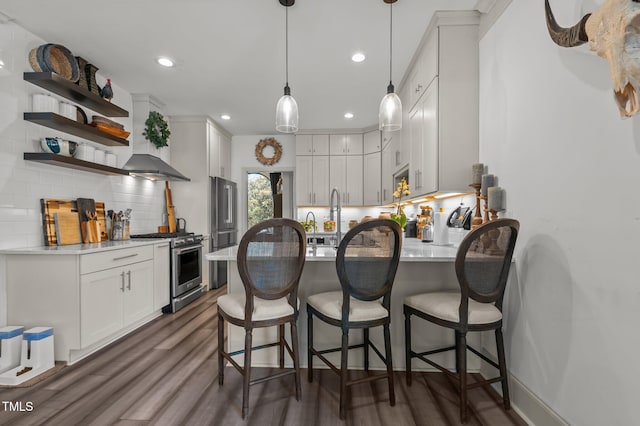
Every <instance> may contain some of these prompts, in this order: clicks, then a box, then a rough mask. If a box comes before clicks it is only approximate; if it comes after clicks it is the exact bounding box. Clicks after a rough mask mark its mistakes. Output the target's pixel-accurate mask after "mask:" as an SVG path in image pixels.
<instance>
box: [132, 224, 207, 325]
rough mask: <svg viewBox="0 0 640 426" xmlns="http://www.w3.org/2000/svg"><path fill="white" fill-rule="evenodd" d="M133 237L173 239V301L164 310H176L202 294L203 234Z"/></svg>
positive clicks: (171, 260) (134, 236)
mask: <svg viewBox="0 0 640 426" xmlns="http://www.w3.org/2000/svg"><path fill="white" fill-rule="evenodd" d="M131 238H170V239H171V242H170V246H171V256H170V262H171V267H170V270H171V280H170V282H171V303H170V304H169V305H167V306H165V307H164V308H163V309H162V311H163V312H165V313H168V312H176V311H178V310H179V309H181V308H183V307H184V306H186V305H188V304H189V303H191V302H193V301H194V300H196V299H197V298H199V297H200V296H202V288H201V287H200V284H201V283H202V240H203V239H204V238H203V236H202V235H195V234H194V233H193V232H191V233H186V232H182V233H178V232H173V233H152V234H139V235H132V236H131Z"/></svg>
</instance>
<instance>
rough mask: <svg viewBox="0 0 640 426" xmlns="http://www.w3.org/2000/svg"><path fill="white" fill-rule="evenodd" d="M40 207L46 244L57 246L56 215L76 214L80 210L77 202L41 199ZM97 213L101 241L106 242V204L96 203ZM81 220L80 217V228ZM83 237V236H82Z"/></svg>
mask: <svg viewBox="0 0 640 426" xmlns="http://www.w3.org/2000/svg"><path fill="white" fill-rule="evenodd" d="M40 207H41V212H42V232H43V235H44V244H45V245H47V246H55V245H57V244H58V240H57V233H56V228H55V219H54V216H53V215H54V214H55V213H76V215H77V214H78V208H77V203H76V200H56V199H50V198H41V199H40ZM95 212H96V216H97V219H98V224H99V227H100V241H106V240H108V239H109V238H108V237H107V221H106V218H105V212H106V210H105V204H104V202H102V201H96V202H95ZM79 226H80V220H79V216H78V227H79ZM81 235H82V234H81Z"/></svg>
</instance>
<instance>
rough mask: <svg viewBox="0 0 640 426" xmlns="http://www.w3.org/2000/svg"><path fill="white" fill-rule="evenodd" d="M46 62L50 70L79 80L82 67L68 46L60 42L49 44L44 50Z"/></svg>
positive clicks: (71, 79)
mask: <svg viewBox="0 0 640 426" xmlns="http://www.w3.org/2000/svg"><path fill="white" fill-rule="evenodd" d="M43 57H44V62H45V64H46V65H47V68H49V70H51V71H53V72H55V73H56V74H59V75H60V76H61V77H63V78H66V79H67V80H70V81H74V82H75V81H78V78H80V68H79V67H78V61H76V58H75V57H74V56H73V54H72V53H71V52H70V51H69V49H67V48H66V47H64V46H62V45H60V44H47V45H45V47H44V52H43Z"/></svg>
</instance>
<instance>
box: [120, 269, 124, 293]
mask: <svg viewBox="0 0 640 426" xmlns="http://www.w3.org/2000/svg"><path fill="white" fill-rule="evenodd" d="M120 277H121V278H122V287H120V291H121V292H123V293H124V272H121V273H120Z"/></svg>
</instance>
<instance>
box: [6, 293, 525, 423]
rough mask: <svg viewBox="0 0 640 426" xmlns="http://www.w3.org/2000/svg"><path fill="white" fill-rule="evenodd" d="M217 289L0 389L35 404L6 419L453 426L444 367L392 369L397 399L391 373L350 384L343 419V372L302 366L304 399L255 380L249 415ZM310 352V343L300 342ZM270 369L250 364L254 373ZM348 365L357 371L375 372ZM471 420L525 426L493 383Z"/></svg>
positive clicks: (481, 392) (285, 384) (290, 384)
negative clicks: (228, 362)
mask: <svg viewBox="0 0 640 426" xmlns="http://www.w3.org/2000/svg"><path fill="white" fill-rule="evenodd" d="M224 292H225V289H224V288H222V289H219V290H216V291H211V292H208V293H207V294H205V295H204V296H203V297H201V298H200V299H198V300H197V301H195V302H194V303H192V304H190V305H189V306H188V307H186V308H184V309H182V310H180V311H179V312H177V313H175V314H167V315H163V316H162V317H160V318H158V319H156V320H154V321H152V322H151V323H149V324H147V325H145V326H144V327H142V328H140V329H139V330H137V331H136V332H134V333H132V334H130V335H128V336H126V337H124V338H122V339H120V340H119V341H117V342H114V343H113V344H111V345H109V346H108V347H106V348H104V349H102V350H100V351H99V352H97V353H95V354H93V355H91V356H90V357H88V358H86V359H84V360H82V361H80V362H78V363H77V364H76V365H73V366H67V367H65V368H63V369H62V370H60V371H58V372H57V373H55V374H54V375H53V376H51V377H49V378H47V379H45V380H43V381H41V382H40V383H37V384H35V385H33V386H31V387H25V388H2V389H0V401H11V402H14V403H16V402H21V403H22V406H23V407H24V406H25V404H26V403H27V402H31V403H32V404H33V410H32V411H22V412H21V411H9V410H8V409H6V408H5V406H4V404H3V405H0V425H12V426H17V425H21V426H23V425H64V426H70V425H82V426H85V425H118V426H147V425H167V426H174V425H194V426H200V425H216V426H217V425H223V426H227V425H229V426H233V425H251V426H253V425H256V426H258V425H259V426H263V425H274V426H276V425H278V426H284V425H295V426H298V425H304V426H313V425H315V426H325V425H341V424H345V425H367V426H376V425H380V426H386V425H394V426H410V425H419V426H422V425H425V426H440V425H457V424H459V419H458V398H457V395H456V392H455V388H454V386H453V384H452V382H451V380H450V379H449V378H448V377H445V376H444V375H443V374H441V373H414V375H413V385H412V386H411V387H407V385H406V382H405V374H404V372H397V373H396V374H395V387H396V405H395V407H391V406H390V405H389V392H388V386H387V381H386V380H381V381H375V382H371V383H369V384H362V385H358V386H354V387H351V388H350V390H349V398H348V406H347V419H346V420H345V421H340V420H339V419H338V407H339V387H340V383H339V380H338V377H337V376H336V375H335V374H334V373H333V372H331V371H330V370H325V369H316V370H314V381H313V382H312V383H308V382H307V373H306V371H304V370H303V372H302V398H301V400H300V401H296V399H295V388H294V379H293V376H288V377H285V378H282V379H278V380H273V381H269V382H266V383H263V384H260V385H255V386H252V387H251V392H250V402H249V416H248V418H247V419H246V420H245V421H243V420H242V418H241V415H240V412H241V408H242V378H241V376H240V374H238V372H236V371H235V369H234V368H233V367H227V369H226V370H225V382H224V385H223V386H218V379H217V373H218V372H217V368H218V367H217V365H218V364H217V338H218V336H217V333H218V331H217V316H216V299H217V297H218V296H219V295H220V294H224ZM301 350H304V348H301ZM271 371H272V370H271V369H266V368H254V369H253V371H252V377H259V376H262V375H266V374H269V373H270V372H271ZM378 373H379V372H376V371H371V372H370V373H367V372H364V371H352V372H350V374H351V377H352V378H355V377H359V376H363V375H367V374H378ZM468 424H469V425H491V426H494V425H525V424H526V423H525V422H524V421H523V420H522V419H521V418H520V417H519V416H518V415H517V414H516V413H515V412H514V411H513V410H511V411H504V409H503V408H502V399H501V398H500V396H499V395H498V394H497V393H496V392H495V391H494V390H493V389H491V388H489V387H484V388H478V389H474V390H472V391H471V392H469V421H468Z"/></svg>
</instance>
